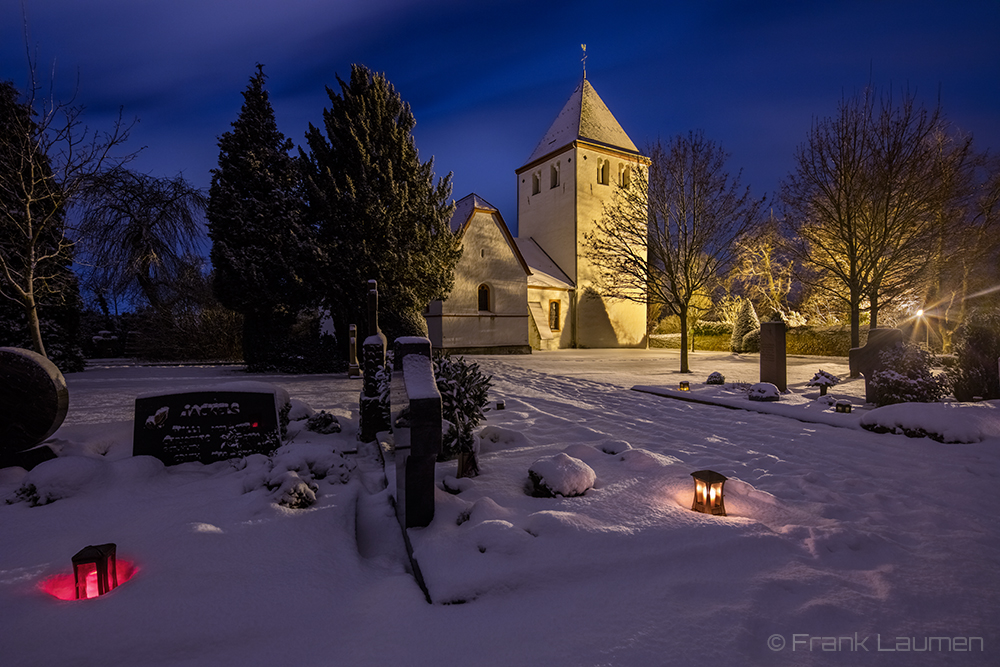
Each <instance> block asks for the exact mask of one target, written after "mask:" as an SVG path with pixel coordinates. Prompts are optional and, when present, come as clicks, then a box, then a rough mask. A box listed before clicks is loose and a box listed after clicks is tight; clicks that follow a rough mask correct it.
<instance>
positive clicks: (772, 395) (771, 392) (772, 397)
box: [747, 382, 781, 401]
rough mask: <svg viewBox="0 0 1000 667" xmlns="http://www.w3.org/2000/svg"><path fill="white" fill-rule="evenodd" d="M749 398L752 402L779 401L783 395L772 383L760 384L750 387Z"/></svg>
mask: <svg viewBox="0 0 1000 667" xmlns="http://www.w3.org/2000/svg"><path fill="white" fill-rule="evenodd" d="M747 396H748V397H749V398H750V400H751V401H777V400H778V399H779V398H780V397H781V393H780V392H779V391H778V388H777V387H776V386H774V385H773V384H771V383H770V382H758V383H757V384H755V385H754V386H752V387H750V391H748V392H747Z"/></svg>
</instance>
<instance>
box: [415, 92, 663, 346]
mask: <svg viewBox="0 0 1000 667" xmlns="http://www.w3.org/2000/svg"><path fill="white" fill-rule="evenodd" d="M648 163H649V161H648V159H647V158H645V157H644V156H643V155H641V154H640V153H639V151H638V149H637V148H636V146H635V144H634V143H633V142H632V140H631V139H629V137H628V135H627V134H626V133H625V131H624V130H623V129H622V127H621V125H620V124H619V123H618V121H617V120H616V119H615V117H614V116H613V115H612V114H611V112H610V111H609V110H608V108H607V106H606V105H605V104H604V102H603V101H602V100H601V98H600V96H598V94H597V92H596V91H595V90H594V88H593V86H591V84H590V82H589V81H587V80H586V79H583V80H582V81H581V83H580V85H579V86H578V87H577V89H576V90H575V91H574V92H573V94H572V96H570V98H569V100H568V101H567V102H566V104H565V105H564V106H563V108H562V111H560V113H559V115H558V116H557V117H556V119H555V121H554V122H553V123H552V125H551V127H550V128H549V130H548V132H546V133H545V135H544V136H543V137H542V140H541V141H540V142H539V143H538V145H537V146H536V147H535V150H534V151H532V153H531V155H530V156H529V157H528V160H527V161H526V162H525V164H524V165H523V166H522V167H520V168H519V169H517V170H516V174H517V221H518V236H517V237H516V238H515V237H513V236H512V235H511V233H510V230H509V229H508V228H507V226H506V224H505V223H504V220H503V217H502V216H501V215H500V212H499V211H497V210H496V209H495V208H494V207H493V206H491V205H490V204H489V203H488V202H485V201H484V200H482V198H480V197H478V196H477V195H475V194H471V195H469V196H467V197H465V198H463V199H462V200H460V201H459V202H457V204H456V210H455V214H454V216H453V218H452V230H453V231H455V232H456V233H459V234H461V235H462V238H463V246H464V251H463V255H462V259H461V260H460V262H459V264H458V266H457V267H456V269H455V288H454V290H453V291H452V294H451V295H450V296H449V297H448V299H446V300H444V301H437V302H434V303H432V304H431V305H430V307H429V309H428V311H427V313H426V314H425V317H426V319H427V324H428V330H429V332H430V338H431V343H432V344H433V345H434V347H436V348H441V349H445V350H449V351H451V352H454V353H520V352H527V351H530V349H536V350H553V349H560V348H569V347H587V348H608V347H645V346H646V344H647V336H646V305H645V303H643V302H636V301H632V300H618V299H611V298H608V297H602V296H601V295H600V293H599V290H598V289H597V279H598V269H597V267H595V266H594V265H593V264H592V263H591V262H590V261H589V260H588V259H587V257H586V248H585V244H586V235H587V234H588V233H589V232H592V231H593V230H594V226H595V224H596V221H597V220H599V219H600V218H601V215H602V212H603V207H604V204H605V202H609V201H610V200H611V198H612V196H613V195H614V192H615V190H616V189H617V188H623V187H625V188H627V187H631V186H632V185H633V184H634V183H635V179H638V178H644V177H645V174H646V169H645V167H646V166H647V165H648ZM529 346H530V347H529Z"/></svg>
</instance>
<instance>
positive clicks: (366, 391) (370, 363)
mask: <svg viewBox="0 0 1000 667" xmlns="http://www.w3.org/2000/svg"><path fill="white" fill-rule="evenodd" d="M385 349H386V339H385V334H383V333H382V332H381V331H380V330H379V328H378V284H377V283H376V282H375V281H374V280H369V281H368V338H366V339H365V342H364V343H363V344H362V345H361V364H362V369H363V370H362V374H363V379H364V385H363V386H362V389H361V398H360V401H359V402H360V419H359V422H360V423H359V425H358V440H360V441H361V442H374V441H375V437H376V434H377V433H378V432H379V431H387V430H389V423H388V422H387V421H386V419H385V415H384V414H383V412H382V405H381V402H380V400H379V387H378V371H379V368H381V367H384V366H385Z"/></svg>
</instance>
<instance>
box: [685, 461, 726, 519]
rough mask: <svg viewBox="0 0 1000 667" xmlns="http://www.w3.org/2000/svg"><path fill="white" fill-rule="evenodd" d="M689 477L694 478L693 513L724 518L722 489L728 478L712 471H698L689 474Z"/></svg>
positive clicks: (724, 508) (724, 507)
mask: <svg viewBox="0 0 1000 667" xmlns="http://www.w3.org/2000/svg"><path fill="white" fill-rule="evenodd" d="M691 476H692V477H694V503H693V504H692V505H691V509H693V510H694V511H695V512H704V513H705V514H715V515H717V516H726V504H725V502H724V501H723V499H722V487H723V486H725V484H726V480H727V479H729V478H728V477H726V476H725V475H720V474H719V473H717V472H715V471H713V470H699V471H698V472H693V473H691Z"/></svg>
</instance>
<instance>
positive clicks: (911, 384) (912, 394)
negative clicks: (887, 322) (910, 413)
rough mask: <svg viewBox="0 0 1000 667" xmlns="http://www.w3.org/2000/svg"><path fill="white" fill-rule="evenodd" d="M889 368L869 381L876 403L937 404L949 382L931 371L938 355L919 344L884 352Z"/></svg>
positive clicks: (893, 348) (878, 372) (883, 358)
mask: <svg viewBox="0 0 1000 667" xmlns="http://www.w3.org/2000/svg"><path fill="white" fill-rule="evenodd" d="M880 359H881V360H882V363H883V364H884V365H885V368H883V369H882V370H879V371H875V372H874V373H872V377H871V380H870V382H869V384H870V387H871V389H872V394H873V400H874V403H875V405H878V406H883V405H891V404H893V403H933V402H935V401H940V400H941V397H942V396H944V393H945V390H946V388H947V386H948V383H947V381H946V379H945V378H943V377H935V376H934V374H933V373H931V364H932V362H933V360H934V357H933V356H932V355H931V353H930V352H927V351H926V350H922V349H921V348H919V347H917V346H916V345H897V346H896V347H892V348H889V349H888V350H885V351H884V352H882V354H881V355H880Z"/></svg>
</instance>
